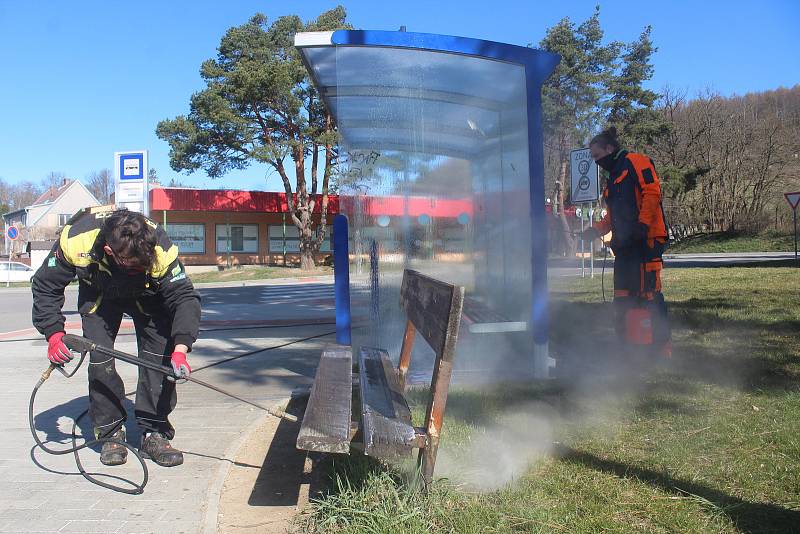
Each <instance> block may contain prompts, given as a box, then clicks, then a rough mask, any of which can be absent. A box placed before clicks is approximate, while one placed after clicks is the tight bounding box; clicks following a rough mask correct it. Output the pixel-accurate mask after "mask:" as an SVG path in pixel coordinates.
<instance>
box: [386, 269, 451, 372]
mask: <svg viewBox="0 0 800 534" xmlns="http://www.w3.org/2000/svg"><path fill="white" fill-rule="evenodd" d="M463 306H464V288H463V287H459V286H454V285H453V284H448V283H447V282H442V281H441V280H436V279H435V278H431V277H430V276H426V275H424V274H422V273H419V272H417V271H412V270H410V269H406V270H405V271H404V272H403V284H402V286H401V287H400V307H401V308H402V309H403V311H405V313H406V316H407V317H408V320H409V321H410V322H411V323H413V324H414V327H415V328H416V330H417V331H418V332H419V333H420V334H422V337H424V338H425V341H427V342H428V344H429V345H430V346H431V348H432V349H433V350H434V352H436V356H437V358H442V359H444V360H446V361H451V360H452V359H453V353H454V352H455V344H456V340H457V338H458V328H459V323H460V321H461V310H462V308H463Z"/></svg>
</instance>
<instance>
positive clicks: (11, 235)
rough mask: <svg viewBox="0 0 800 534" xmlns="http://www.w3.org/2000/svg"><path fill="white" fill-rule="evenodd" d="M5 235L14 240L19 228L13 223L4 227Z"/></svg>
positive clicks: (17, 235)
mask: <svg viewBox="0 0 800 534" xmlns="http://www.w3.org/2000/svg"><path fill="white" fill-rule="evenodd" d="M6 236H7V237H8V238H9V239H10V240H11V241H15V240H16V239H17V238H18V237H19V230H18V229H17V227H16V226H14V225H13V224H12V225H11V226H9V227H8V228H6Z"/></svg>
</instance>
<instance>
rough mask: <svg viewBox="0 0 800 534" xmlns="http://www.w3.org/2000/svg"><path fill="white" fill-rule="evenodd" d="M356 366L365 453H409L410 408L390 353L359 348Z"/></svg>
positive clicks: (385, 456)
mask: <svg viewBox="0 0 800 534" xmlns="http://www.w3.org/2000/svg"><path fill="white" fill-rule="evenodd" d="M358 369H359V380H360V386H361V387H360V390H361V420H362V430H363V436H364V453H365V454H366V455H367V456H375V457H378V458H383V459H396V458H398V457H403V456H408V455H410V454H411V450H412V448H413V445H412V444H413V442H414V437H415V432H414V427H413V426H412V424H411V411H410V410H409V408H408V404H407V403H406V400H405V398H404V397H403V393H402V391H401V389H400V383H399V381H398V379H397V375H396V374H395V371H394V368H393V367H392V362H391V360H390V359H389V355H388V354H387V353H386V351H384V350H381V349H376V348H372V347H362V348H361V351H360V352H359V365H358Z"/></svg>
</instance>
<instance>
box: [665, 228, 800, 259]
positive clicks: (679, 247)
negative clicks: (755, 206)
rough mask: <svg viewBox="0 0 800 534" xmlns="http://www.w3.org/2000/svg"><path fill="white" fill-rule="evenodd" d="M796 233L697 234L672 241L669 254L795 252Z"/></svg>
mask: <svg viewBox="0 0 800 534" xmlns="http://www.w3.org/2000/svg"><path fill="white" fill-rule="evenodd" d="M793 251H794V234H791V233H789V234H787V233H784V232H775V231H768V232H764V233H761V234H757V235H740V234H731V233H728V232H714V233H708V234H696V235H693V236H691V237H687V238H686V239H682V240H681V241H679V242H677V243H671V244H670V246H669V249H668V251H667V252H668V253H669V254H688V253H701V252H793Z"/></svg>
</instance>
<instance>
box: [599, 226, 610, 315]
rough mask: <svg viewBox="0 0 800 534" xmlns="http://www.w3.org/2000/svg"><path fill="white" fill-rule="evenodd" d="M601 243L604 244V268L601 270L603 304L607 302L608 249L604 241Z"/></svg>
mask: <svg viewBox="0 0 800 534" xmlns="http://www.w3.org/2000/svg"><path fill="white" fill-rule="evenodd" d="M600 242H601V243H603V267H602V268H601V270H600V292H601V293H602V295H603V302H605V301H606V260H607V259H608V247H607V246H606V244H605V243H604V242H603V240H602V239H601V240H600Z"/></svg>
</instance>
